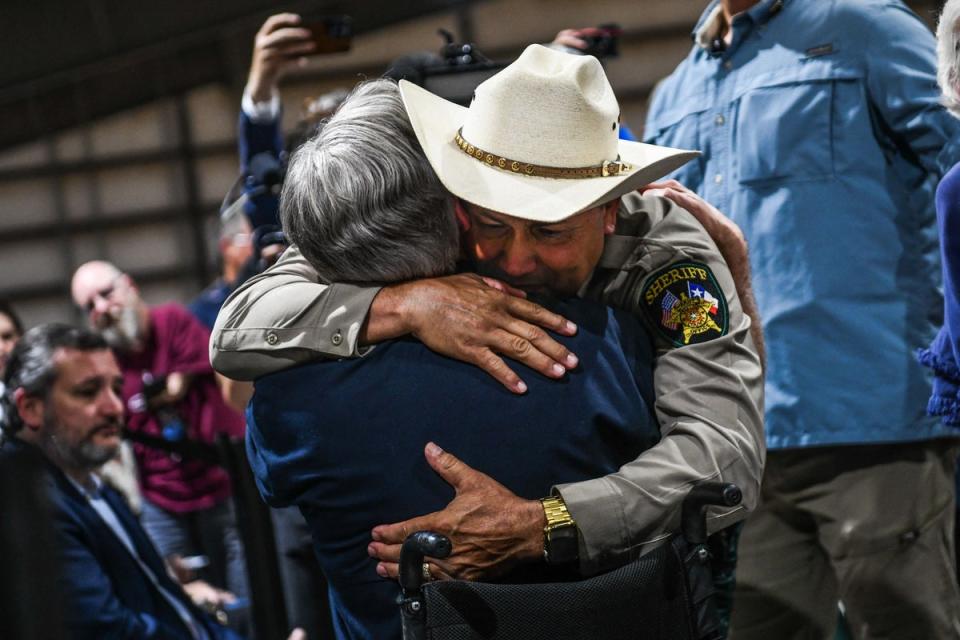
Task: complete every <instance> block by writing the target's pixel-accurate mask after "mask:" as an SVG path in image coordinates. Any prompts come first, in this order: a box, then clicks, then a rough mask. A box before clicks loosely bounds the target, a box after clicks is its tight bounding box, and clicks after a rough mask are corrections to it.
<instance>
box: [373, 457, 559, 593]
mask: <svg viewBox="0 0 960 640" xmlns="http://www.w3.org/2000/svg"><path fill="white" fill-rule="evenodd" d="M424 455H425V456H426V458H427V462H428V463H429V464H430V466H431V467H433V469H434V471H436V472H437V473H438V474H440V476H441V477H442V478H443V479H444V480H445V481H446V482H447V483H449V484H450V485H451V486H452V487H453V488H454V489H455V490H456V497H455V498H454V499H453V501H451V502H450V504H449V505H447V506H446V508H444V509H443V510H442V511H436V512H434V513H431V514H429V515H425V516H421V517H419V518H412V519H410V520H407V521H405V522H399V523H396V524H390V525H381V526H378V527H375V528H374V529H373V540H374V541H373V542H371V543H370V546H369V547H368V548H367V551H368V553H369V554H370V555H371V556H372V557H374V558H378V559H379V560H381V562H380V563H379V564H378V565H377V573H379V574H380V575H381V576H382V577H385V578H386V577H389V578H396V577H397V575H398V564H397V563H398V562H399V560H400V547H401V545H402V544H403V541H404V540H405V539H406V537H407V536H408V535H409V534H411V533H414V532H416V531H434V532H436V533H442V534H443V535H445V536H447V537H448V538H450V542H452V543H453V553H452V554H451V555H450V556H449V557H447V558H445V559H443V560H439V559H436V558H429V562H430V565H431V574H432V575H433V577H434V578H459V579H461V580H480V579H490V578H495V577H497V576H500V575H503V574H504V573H506V572H507V571H509V570H510V569H511V568H512V567H514V566H516V565H517V564H519V563H521V562H530V561H536V560H538V559H540V558H542V557H543V528H544V526H545V525H546V517H545V516H544V514H543V507H542V506H541V505H540V502H539V501H538V500H524V499H523V498H520V497H518V496H517V495H515V494H514V493H512V492H511V491H510V490H509V489H507V488H506V487H504V486H503V485H502V484H500V483H499V482H497V481H496V480H494V479H493V478H491V477H490V476H488V475H486V474H484V473H480V472H479V471H477V470H475V469H472V468H470V467H469V466H467V465H466V464H465V463H463V462H462V461H460V460H458V459H457V458H456V457H455V456H453V455H452V454H450V453H447V452H445V451H443V450H442V449H440V447H438V446H436V445H435V444H433V443H432V442H431V443H430V444H428V445H427V446H426V448H425V450H424Z"/></svg>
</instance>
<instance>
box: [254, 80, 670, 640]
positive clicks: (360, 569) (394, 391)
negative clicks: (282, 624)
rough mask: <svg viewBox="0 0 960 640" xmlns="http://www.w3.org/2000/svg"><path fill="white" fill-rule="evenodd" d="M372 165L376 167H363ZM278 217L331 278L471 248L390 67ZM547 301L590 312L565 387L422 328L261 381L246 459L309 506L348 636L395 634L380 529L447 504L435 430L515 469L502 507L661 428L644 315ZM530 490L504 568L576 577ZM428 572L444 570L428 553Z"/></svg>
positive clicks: (377, 278)
mask: <svg viewBox="0 0 960 640" xmlns="http://www.w3.org/2000/svg"><path fill="white" fill-rule="evenodd" d="M363 172H367V173H368V175H369V174H372V175H375V176H376V177H377V179H376V180H367V179H362V176H363ZM357 178H360V179H357ZM281 217H282V219H283V222H284V226H285V228H286V230H287V233H288V234H290V236H291V238H292V239H293V240H294V242H295V243H296V244H297V246H299V247H301V248H302V250H303V252H304V254H305V255H306V256H308V259H309V260H310V262H311V264H313V265H314V266H315V267H316V270H317V273H318V274H319V275H320V277H321V278H324V279H330V280H332V281H337V282H359V283H365V284H387V283H391V282H398V281H402V280H407V279H412V278H424V277H437V276H443V275H447V274H449V273H452V272H453V270H454V267H455V263H456V259H457V256H458V253H459V251H458V233H457V227H456V222H455V219H454V210H453V206H452V203H451V201H450V197H449V194H448V193H447V192H446V191H445V189H444V188H443V186H442V184H441V183H440V181H439V180H438V178H437V177H436V175H435V174H434V173H433V171H432V170H431V168H430V164H429V163H428V162H427V160H426V158H425V157H424V156H423V154H422V153H421V152H420V150H419V147H418V145H417V139H416V137H415V135H414V132H413V130H412V129H411V127H410V124H409V121H408V119H407V116H406V114H405V111H404V108H403V103H402V101H401V99H400V94H399V92H398V91H397V87H396V85H395V84H393V83H392V82H390V81H386V80H381V81H376V82H371V83H366V84H363V85H360V86H359V87H358V88H357V89H356V90H355V91H354V93H353V94H352V95H351V96H350V97H349V98H348V99H347V100H346V102H345V103H344V105H343V106H342V107H341V109H340V111H339V112H338V113H337V114H336V115H335V116H334V117H333V118H331V119H330V121H329V122H328V123H327V124H326V125H325V126H324V127H323V129H322V130H321V131H320V132H319V133H318V134H317V135H316V136H315V137H314V138H313V139H311V140H310V141H308V142H307V143H305V144H304V145H303V146H302V147H300V149H299V150H298V151H297V152H296V153H295V154H294V156H293V157H292V159H291V162H290V169H289V174H288V178H287V182H286V185H285V187H284V192H283V194H282V197H281ZM549 304H550V306H551V308H555V309H557V310H559V311H561V312H562V313H563V314H564V315H565V316H566V317H569V318H573V319H575V320H576V321H577V322H578V324H579V325H580V331H579V332H578V334H577V336H576V337H574V338H570V339H569V340H567V341H565V342H567V343H568V344H569V345H570V346H571V347H573V348H577V349H578V350H579V351H580V352H581V353H583V354H584V355H583V359H582V365H583V366H582V370H578V371H577V372H575V373H572V374H571V375H570V377H569V379H568V380H567V384H565V385H554V384H552V383H551V382H550V381H549V380H547V379H545V378H540V377H537V378H536V379H535V380H531V393H529V394H528V395H526V396H517V395H514V394H509V393H505V392H504V390H503V389H502V388H501V387H500V386H499V385H498V384H496V382H494V380H493V379H491V378H488V377H487V376H485V375H484V374H483V373H481V372H480V370H479V369H476V368H474V367H472V366H469V365H467V364H464V363H460V362H456V361H454V360H450V359H448V358H445V357H443V356H441V355H438V354H436V353H434V352H432V351H430V350H429V349H428V348H427V347H426V346H424V345H423V344H422V343H420V342H418V341H412V340H394V341H388V342H385V343H383V344H381V345H379V346H378V347H377V349H375V350H374V351H373V352H372V353H370V354H369V355H367V356H366V357H365V358H363V359H350V360H342V361H339V362H316V363H313V364H307V365H304V366H302V367H299V368H294V369H288V370H285V371H282V372H279V373H275V374H272V375H268V376H265V377H262V378H260V379H259V380H258V381H257V383H256V392H255V394H254V397H253V400H252V403H251V407H250V411H249V414H248V416H249V423H248V432H247V433H248V452H249V457H250V461H251V465H252V466H253V468H254V472H255V475H256V479H257V483H258V486H259V488H260V490H261V492H262V493H263V495H264V497H265V499H266V500H267V501H268V502H269V503H270V504H272V505H274V506H287V505H290V504H295V505H296V506H298V507H299V508H300V509H301V511H302V512H303V513H304V515H305V516H306V517H307V520H308V522H309V524H310V527H311V531H312V535H313V539H314V548H315V551H316V555H317V557H318V558H319V560H320V563H321V565H322V567H323V569H324V573H325V575H326V576H327V578H328V580H329V582H330V589H331V604H332V608H333V613H334V616H333V618H334V624H335V627H336V630H337V634H338V637H373V638H381V639H390V638H399V637H400V623H399V616H398V614H397V611H396V604H395V599H396V596H397V592H398V590H399V588H398V586H397V584H396V583H394V582H389V581H381V580H376V579H375V578H374V579H373V580H371V578H372V577H373V575H372V574H373V570H374V567H375V564H376V563H375V561H374V560H373V559H371V558H370V557H369V556H368V555H367V542H368V540H369V537H368V536H369V532H370V529H371V528H372V527H373V526H374V525H376V524H377V523H379V522H383V521H387V520H394V519H399V518H406V517H410V516H414V515H416V514H418V513H420V512H421V511H423V510H425V509H437V508H440V507H442V506H443V505H444V504H446V502H447V501H448V500H449V497H450V496H449V492H450V490H449V488H448V487H447V486H446V485H445V484H444V482H443V480H441V478H440V477H437V476H435V475H433V474H432V473H430V470H429V468H428V466H427V464H426V462H425V461H424V460H423V458H422V457H421V452H422V451H423V450H424V445H425V444H427V443H428V442H429V443H430V444H427V451H428V455H433V456H440V455H443V454H442V451H441V450H440V449H439V447H437V446H436V445H434V444H432V442H431V441H432V440H439V441H442V442H444V443H445V444H446V446H450V447H452V448H454V449H455V450H456V451H457V452H458V454H459V455H461V456H463V457H464V459H465V460H468V461H469V462H470V464H473V465H475V466H477V467H479V468H482V469H484V470H485V471H488V472H491V473H493V474H494V475H495V476H496V477H497V478H498V479H500V480H501V481H503V482H504V485H505V486H504V485H499V484H496V487H497V489H496V492H495V493H492V494H487V499H488V501H489V502H490V503H491V506H496V505H498V504H500V502H499V500H498V498H504V499H510V500H513V501H518V500H521V499H520V498H518V497H517V495H514V494H519V495H522V496H526V497H527V498H535V497H536V496H539V495H544V494H545V493H546V492H547V491H548V490H549V488H550V486H551V485H553V484H555V483H556V482H558V481H560V480H578V479H583V480H587V479H589V478H593V477H597V476H601V475H604V474H608V473H612V472H614V471H616V469H617V468H618V467H619V466H620V465H622V464H624V463H627V462H629V461H630V460H632V459H634V458H636V457H637V456H638V455H639V454H640V453H641V452H642V451H644V450H646V449H648V448H649V447H650V446H651V445H652V444H653V443H654V442H656V440H657V439H658V437H659V434H658V430H657V426H656V423H655V420H654V418H653V415H652V411H651V407H652V406H653V386H652V372H651V364H652V350H651V348H650V337H649V335H648V334H647V333H646V332H645V331H643V329H642V328H641V326H640V324H639V322H637V321H636V320H635V319H633V318H631V317H630V316H629V315H627V314H624V313H622V312H615V311H613V310H612V309H608V308H605V307H603V306H601V305H599V304H598V303H595V302H587V301H583V300H578V299H576V298H572V299H571V298H567V299H558V300H554V301H552V302H550V303H549ZM358 406H363V408H364V415H363V419H362V420H361V421H359V422H358V421H357V415H356V408H357V407H358ZM505 445H507V446H505ZM534 451H536V455H531V453H532V452H534ZM387 469H389V470H390V471H389V472H387V471H386V470H387ZM441 477H442V478H444V479H449V478H450V476H449V475H448V474H445V473H444V472H443V471H441ZM522 502H523V506H524V511H523V513H522V514H521V518H522V520H523V522H524V529H525V532H526V533H528V534H530V535H528V536H526V537H524V538H523V539H521V540H517V542H518V545H517V546H516V548H513V549H510V550H509V552H508V553H507V554H506V556H505V557H503V558H499V559H498V560H499V563H500V566H499V568H498V572H497V573H496V574H495V575H503V574H508V573H509V574H510V577H511V579H514V580H525V581H535V580H547V579H557V578H559V577H561V576H565V575H572V574H573V573H575V571H573V570H574V569H575V567H576V565H575V563H574V564H571V563H570V560H571V558H566V559H565V560H566V562H565V563H564V565H559V564H558V565H556V566H553V565H546V564H544V563H543V562H542V559H543V550H544V549H543V539H542V531H543V527H544V524H545V523H544V515H543V510H542V508H541V505H540V503H539V502H538V501H537V500H535V499H526V500H522ZM503 533H504V534H505V535H513V532H511V531H506V530H504V531H503ZM424 571H425V572H430V571H433V572H435V573H433V574H429V575H433V576H435V577H440V576H441V575H444V573H443V570H442V569H440V568H439V566H438V565H436V564H432V563H431V564H428V565H425V567H424ZM518 571H519V572H520V573H517V572H518Z"/></svg>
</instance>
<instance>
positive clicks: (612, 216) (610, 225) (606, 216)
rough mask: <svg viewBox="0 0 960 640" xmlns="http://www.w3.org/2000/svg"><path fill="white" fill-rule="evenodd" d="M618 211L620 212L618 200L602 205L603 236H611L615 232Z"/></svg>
mask: <svg viewBox="0 0 960 640" xmlns="http://www.w3.org/2000/svg"><path fill="white" fill-rule="evenodd" d="M618 211H620V198H617V199H616V200H611V201H610V202H608V203H607V204H605V205H603V235H605V236H609V235H613V232H614V231H616V229H617V212H618Z"/></svg>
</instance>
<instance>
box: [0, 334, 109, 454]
mask: <svg viewBox="0 0 960 640" xmlns="http://www.w3.org/2000/svg"><path fill="white" fill-rule="evenodd" d="M57 349H76V350H78V351H101V350H107V349H110V345H108V344H107V341H106V340H105V339H104V338H103V336H101V335H100V334H98V333H96V332H95V331H93V330H91V329H87V328H85V327H73V326H70V325H66V324H57V323H51V324H42V325H40V326H39V327H34V328H33V329H30V330H29V331H27V332H26V333H25V334H23V337H22V338H20V341H19V342H17V346H15V347H14V348H13V351H12V352H11V353H10V360H9V361H8V362H7V369H6V371H4V374H3V382H4V385H5V386H6V390H5V391H4V393H3V397H2V399H0V400H2V402H3V415H4V424H3V425H0V426H2V427H3V431H4V434H5V435H10V434H13V433H16V432H17V431H19V430H20V429H21V428H22V427H23V422H21V420H20V414H19V413H18V412H17V407H16V404H15V403H14V401H13V393H14V392H15V391H16V390H17V389H23V390H24V392H25V393H26V394H27V395H28V396H34V397H40V398H44V399H46V398H48V397H49V395H50V390H51V389H53V384H54V382H56V380H57V366H56V364H54V361H53V356H54V352H56V350H57Z"/></svg>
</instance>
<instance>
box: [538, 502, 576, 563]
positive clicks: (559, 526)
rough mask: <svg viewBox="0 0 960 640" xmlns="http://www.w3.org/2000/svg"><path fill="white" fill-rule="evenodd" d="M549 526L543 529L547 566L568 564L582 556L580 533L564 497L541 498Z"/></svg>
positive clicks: (544, 556) (544, 555)
mask: <svg viewBox="0 0 960 640" xmlns="http://www.w3.org/2000/svg"><path fill="white" fill-rule="evenodd" d="M540 504H541V505H542V506H543V513H544V515H545V516H546V519H547V525H546V526H545V527H544V528H543V559H544V560H545V561H546V562H547V564H567V563H570V562H575V561H576V560H577V559H578V558H579V556H580V531H579V530H578V529H577V523H576V521H575V520H574V519H573V516H571V515H570V512H569V511H567V505H566V503H564V501H563V497H562V496H550V497H549V498H541V499H540Z"/></svg>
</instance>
